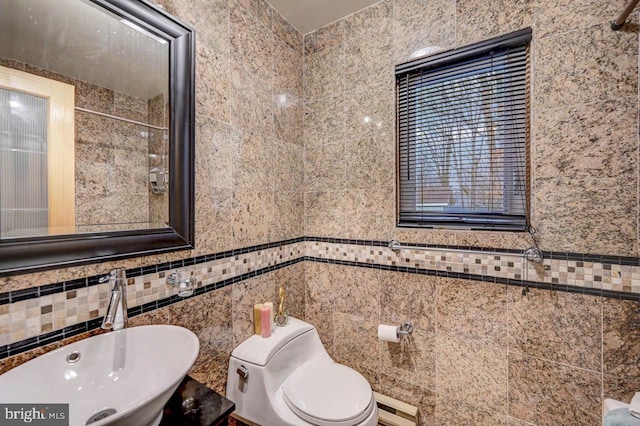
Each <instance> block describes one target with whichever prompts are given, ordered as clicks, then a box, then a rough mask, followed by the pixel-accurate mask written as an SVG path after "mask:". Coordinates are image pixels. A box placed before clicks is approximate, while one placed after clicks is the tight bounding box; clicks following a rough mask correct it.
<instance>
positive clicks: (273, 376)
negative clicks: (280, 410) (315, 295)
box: [227, 318, 331, 421]
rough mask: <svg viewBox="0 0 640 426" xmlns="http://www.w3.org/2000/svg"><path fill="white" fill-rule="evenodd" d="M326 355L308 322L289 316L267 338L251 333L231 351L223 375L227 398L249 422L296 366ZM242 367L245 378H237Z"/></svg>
mask: <svg viewBox="0 0 640 426" xmlns="http://www.w3.org/2000/svg"><path fill="white" fill-rule="evenodd" d="M317 358H327V359H329V360H330V359H331V358H330V357H329V354H328V353H327V351H326V350H325V348H324V346H323V345H322V342H321V341H320V337H319V336H318V332H317V330H316V329H315V327H313V326H312V325H311V324H308V323H306V322H304V321H301V320H299V319H297V318H289V323H288V324H287V325H286V326H284V327H276V328H275V330H274V332H273V334H272V335H271V337H268V338H262V337H261V336H259V335H253V336H251V337H250V338H248V339H247V340H245V341H244V342H242V343H241V344H240V345H238V346H237V347H236V348H235V349H234V350H233V352H232V353H231V359H230V360H229V372H228V376H227V398H229V399H230V400H231V401H233V402H235V403H236V412H237V414H238V415H240V416H242V417H245V418H247V419H249V420H252V421H258V420H257V419H256V416H258V415H259V413H261V412H265V410H266V411H269V410H270V409H271V408H270V407H272V404H271V403H270V402H269V398H273V397H274V395H275V394H276V392H277V390H278V389H279V388H280V386H282V384H283V382H284V381H285V380H286V379H287V377H289V376H290V375H291V373H292V372H293V371H294V370H295V369H296V368H298V367H299V366H300V365H302V364H304V363H305V362H307V361H309V360H311V359H317ZM239 368H241V369H245V370H246V371H247V372H248V378H247V379H246V380H243V379H241V378H240V377H239V374H238V372H237V371H238V369H239Z"/></svg>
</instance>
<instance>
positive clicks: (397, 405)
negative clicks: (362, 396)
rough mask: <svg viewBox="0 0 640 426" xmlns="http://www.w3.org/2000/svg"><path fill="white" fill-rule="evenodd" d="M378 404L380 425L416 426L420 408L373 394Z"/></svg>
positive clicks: (376, 393)
mask: <svg viewBox="0 0 640 426" xmlns="http://www.w3.org/2000/svg"><path fill="white" fill-rule="evenodd" d="M373 395H374V397H375V398H376V402H377V403H378V424H380V425H383V426H416V425H417V424H418V408H417V407H414V406H413V405H410V404H407V403H406V402H402V401H398V400H397V399H394V398H391V397H389V396H386V395H382V394H380V393H378V392H373Z"/></svg>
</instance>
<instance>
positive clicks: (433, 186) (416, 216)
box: [396, 29, 531, 230]
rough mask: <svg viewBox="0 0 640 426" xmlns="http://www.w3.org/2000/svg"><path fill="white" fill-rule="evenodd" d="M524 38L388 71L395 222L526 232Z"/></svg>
mask: <svg viewBox="0 0 640 426" xmlns="http://www.w3.org/2000/svg"><path fill="white" fill-rule="evenodd" d="M530 39H531V30H530V29H527V30H523V31H519V32H517V33H513V34H511V35H508V36H502V37H499V38H496V39H492V40H488V41H486V42H482V43H478V44H475V45H471V46H468V47H466V48H463V49H459V50H454V51H450V52H445V53H441V54H438V55H434V56H431V57H428V58H425V59H421V60H418V61H414V62H411V63H408V64H403V65H400V66H398V67H397V68H396V82H397V85H396V86H397V123H398V124H397V125H398V186H399V191H398V193H399V203H398V205H399V223H400V225H408V226H428V227H464V228H477V229H508V230H524V229H525V227H526V217H527V210H528V186H529V185H528V176H529V172H528V139H529V131H528V126H529V117H528V43H529V41H530Z"/></svg>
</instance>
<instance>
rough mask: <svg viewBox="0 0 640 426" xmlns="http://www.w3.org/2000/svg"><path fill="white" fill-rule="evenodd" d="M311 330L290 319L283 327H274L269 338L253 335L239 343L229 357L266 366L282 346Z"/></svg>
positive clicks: (304, 323) (300, 322) (309, 326)
mask: <svg viewBox="0 0 640 426" xmlns="http://www.w3.org/2000/svg"><path fill="white" fill-rule="evenodd" d="M311 330H313V326H312V325H311V324H309V323H306V322H304V321H301V320H299V319H297V318H293V317H290V318H289V323H288V324H287V325H286V326H284V327H277V326H276V327H275V329H274V330H273V332H272V333H271V337H267V338H263V337H262V336H260V335H257V334H254V335H253V336H251V337H249V338H248V339H247V340H245V341H244V342H242V343H240V344H239V345H238V346H237V347H236V348H235V349H234V350H233V352H231V356H232V357H234V358H237V359H239V360H241V361H245V362H250V363H252V364H256V365H259V366H265V365H267V362H269V360H270V359H271V357H273V355H275V353H276V352H278V350H280V349H281V348H282V347H283V346H284V345H286V344H287V343H289V342H290V341H291V340H293V339H294V338H296V337H298V336H300V335H302V334H304V333H307V332H309V331H311Z"/></svg>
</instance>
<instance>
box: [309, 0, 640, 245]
mask: <svg viewBox="0 0 640 426" xmlns="http://www.w3.org/2000/svg"><path fill="white" fill-rule="evenodd" d="M624 6H625V2H624V1H623V0H616V1H613V2H608V1H602V0H597V1H591V2H579V3H578V4H575V3H570V2H563V1H555V0H521V1H520V0H518V1H490V2H487V1H479V0H476V1H473V0H457V1H456V0H429V1H426V0H383V1H380V2H378V3H376V4H374V5H373V6H371V7H369V8H367V9H365V10H363V11H360V12H358V13H355V14H353V15H351V16H349V17H347V18H345V19H343V20H340V21H338V22H335V23H333V24H331V25H329V26H327V27H325V28H322V29H320V30H318V31H316V32H313V33H311V34H307V35H306V36H305V56H304V78H305V84H304V89H305V111H304V114H305V125H304V143H305V154H304V155H305V162H306V164H307V165H308V166H307V167H305V201H306V205H305V220H306V224H305V226H306V227H305V235H314V236H327V237H334V238H336V237H337V238H361V239H376V240H389V239H391V238H396V239H398V240H400V241H415V242H423V243H425V242H426V243H433V244H450V245H469V246H477V245H479V246H483V247H503V248H523V247H525V246H528V245H530V239H529V237H528V236H527V235H524V234H514V233H492V232H476V231H474V232H465V231H442V230H435V231H429V230H411V229H401V228H396V227H395V226H394V225H395V206H394V197H395V161H394V152H395V123H394V79H393V75H394V74H393V72H394V65H395V64H398V63H402V62H405V61H407V60H409V59H410V58H411V57H412V54H414V52H417V51H420V50H422V51H427V52H436V51H441V50H446V49H452V48H456V47H461V46H464V45H466V44H469V43H472V42H477V41H481V40H483V39H486V38H489V37H494V36H497V35H501V34H505V33H508V32H511V31H515V30H518V29H521V28H524V27H527V26H531V27H532V28H533V41H532V44H531V77H532V78H531V81H532V91H531V94H532V96H531V112H532V132H531V135H532V136H531V173H532V177H533V179H532V204H533V211H532V224H533V225H534V226H535V228H537V230H538V238H539V241H540V246H541V248H543V249H544V250H551V251H567V252H578V253H594V254H610V255H622V256H637V255H638V236H637V228H638V223H637V222H638V212H637V202H638V195H637V174H638V165H637V163H638V111H637V108H636V104H637V98H638V84H637V80H638V26H637V24H635V22H636V21H637V16H636V14H634V15H632V18H631V19H632V20H633V23H632V24H630V25H628V26H626V27H625V30H624V31H619V32H613V31H611V30H610V29H609V22H610V21H611V20H612V19H614V18H615V17H616V16H617V14H618V13H619V11H620V10H622V8H623V7H624ZM365 118H366V120H365Z"/></svg>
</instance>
